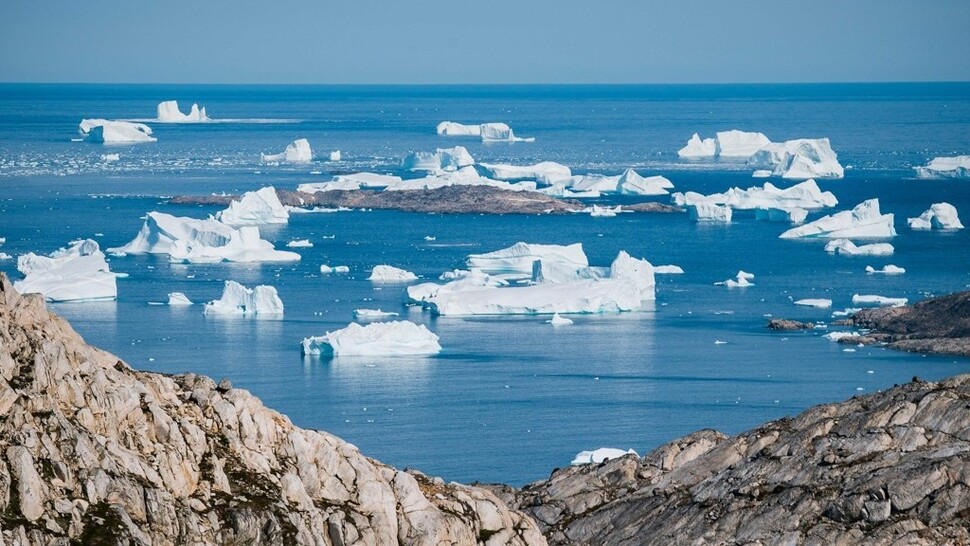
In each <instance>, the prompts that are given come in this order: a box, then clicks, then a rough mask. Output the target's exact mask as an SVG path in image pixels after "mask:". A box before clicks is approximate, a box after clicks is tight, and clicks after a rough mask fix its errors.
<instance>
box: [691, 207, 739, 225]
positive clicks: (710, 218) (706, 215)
mask: <svg viewBox="0 0 970 546" xmlns="http://www.w3.org/2000/svg"><path fill="white" fill-rule="evenodd" d="M687 214H688V216H689V217H690V219H691V220H692V221H694V222H727V223H730V222H731V216H732V212H731V207H728V206H724V205H715V204H714V203H694V204H691V205H687Z"/></svg>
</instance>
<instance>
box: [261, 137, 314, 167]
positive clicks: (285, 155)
mask: <svg viewBox="0 0 970 546" xmlns="http://www.w3.org/2000/svg"><path fill="white" fill-rule="evenodd" d="M259 160H260V161H263V162H265V163H281V162H286V163H309V162H310V161H311V160H313V150H311V149H310V141H309V140H307V139H305V138H301V139H298V140H294V141H293V142H291V143H289V144H287V145H286V149H285V150H283V151H282V152H281V153H278V154H259Z"/></svg>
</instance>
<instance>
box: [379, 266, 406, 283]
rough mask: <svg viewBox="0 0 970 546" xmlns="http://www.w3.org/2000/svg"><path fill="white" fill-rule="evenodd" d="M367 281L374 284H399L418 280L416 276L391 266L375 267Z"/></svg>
mask: <svg viewBox="0 0 970 546" xmlns="http://www.w3.org/2000/svg"><path fill="white" fill-rule="evenodd" d="M367 280H369V281H374V282H385V283H399V282H411V281H416V280H418V276H417V275H415V274H414V273H411V272H410V271H406V270H404V269H400V268H397V267H394V266H391V265H375V266H374V269H372V270H371V273H370V277H367Z"/></svg>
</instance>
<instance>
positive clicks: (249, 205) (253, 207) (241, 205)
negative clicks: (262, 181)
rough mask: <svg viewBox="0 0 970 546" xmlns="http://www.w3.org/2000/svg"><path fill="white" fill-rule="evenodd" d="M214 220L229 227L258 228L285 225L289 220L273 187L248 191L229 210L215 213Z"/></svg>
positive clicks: (288, 215)
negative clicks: (264, 225) (269, 225)
mask: <svg viewBox="0 0 970 546" xmlns="http://www.w3.org/2000/svg"><path fill="white" fill-rule="evenodd" d="M216 219H217V220H219V221H220V222H222V223H223V224H228V225H230V226H259V225H262V224H285V223H287V222H288V221H289V219H290V214H289V213H288V212H287V211H286V207H284V206H283V203H280V198H279V196H277V195H276V189H275V188H273V186H267V187H265V188H261V189H259V190H257V191H248V192H246V193H245V194H243V196H242V198H241V199H239V200H238V201H236V200H233V201H231V202H230V203H229V208H227V209H226V210H221V211H219V212H217V213H216Z"/></svg>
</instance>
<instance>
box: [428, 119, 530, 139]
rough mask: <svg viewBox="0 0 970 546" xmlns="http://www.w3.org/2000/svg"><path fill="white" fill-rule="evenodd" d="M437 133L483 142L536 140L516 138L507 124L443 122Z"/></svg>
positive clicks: (439, 125)
mask: <svg viewBox="0 0 970 546" xmlns="http://www.w3.org/2000/svg"><path fill="white" fill-rule="evenodd" d="M437 132H438V134H439V135H443V136H461V137H466V136H474V137H479V138H481V139H482V142H533V141H535V138H531V137H529V138H522V137H517V136H515V133H514V132H513V131H512V128H511V127H509V126H508V124H505V123H496V122H493V123H480V124H478V125H463V124H461V123H455V122H453V121H442V122H441V123H439V124H438V128H437Z"/></svg>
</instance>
